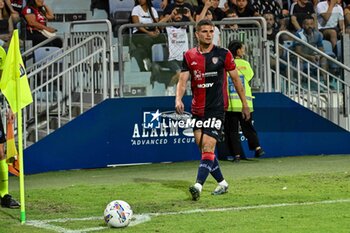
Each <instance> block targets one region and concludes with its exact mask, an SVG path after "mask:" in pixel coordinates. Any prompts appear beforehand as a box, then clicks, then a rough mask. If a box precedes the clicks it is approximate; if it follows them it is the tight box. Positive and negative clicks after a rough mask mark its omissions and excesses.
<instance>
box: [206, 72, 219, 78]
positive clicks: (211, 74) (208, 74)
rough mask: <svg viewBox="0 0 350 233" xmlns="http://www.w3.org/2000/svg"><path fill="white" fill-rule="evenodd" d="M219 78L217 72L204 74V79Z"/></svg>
mask: <svg viewBox="0 0 350 233" xmlns="http://www.w3.org/2000/svg"><path fill="white" fill-rule="evenodd" d="M215 76H218V72H217V71H213V72H207V73H205V74H204V77H206V78H207V77H215Z"/></svg>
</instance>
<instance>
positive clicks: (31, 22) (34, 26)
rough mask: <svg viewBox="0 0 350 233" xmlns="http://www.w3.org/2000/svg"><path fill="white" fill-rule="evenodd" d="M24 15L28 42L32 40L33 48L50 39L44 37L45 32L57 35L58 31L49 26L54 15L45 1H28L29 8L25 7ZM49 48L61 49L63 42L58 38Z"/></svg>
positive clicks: (49, 44)
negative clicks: (49, 21)
mask: <svg viewBox="0 0 350 233" xmlns="http://www.w3.org/2000/svg"><path fill="white" fill-rule="evenodd" d="M22 14H23V15H24V18H25V20H26V21H27V29H26V36H27V40H31V41H32V43H33V46H35V45H37V44H39V43H41V42H43V41H45V40H46V39H48V36H47V35H44V34H45V33H44V32H45V31H47V32H49V33H55V32H56V31H57V30H56V29H55V28H53V27H49V26H47V22H48V20H52V19H53V18H54V14H53V11H52V9H51V8H50V7H49V6H48V5H46V4H45V3H44V0H28V2H27V6H26V7H24V9H23V11H22ZM43 33H44V34H43ZM47 46H54V47H60V48H61V47H62V40H61V39H60V38H56V39H54V40H53V41H51V42H50V43H48V44H47Z"/></svg>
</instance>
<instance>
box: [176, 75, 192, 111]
mask: <svg viewBox="0 0 350 233" xmlns="http://www.w3.org/2000/svg"><path fill="white" fill-rule="evenodd" d="M189 77H190V72H189V71H182V72H181V73H180V77H179V82H178V83H177V88H176V98H175V109H176V112H177V113H179V114H182V113H183V112H184V109H185V107H184V104H183V102H182V97H183V96H184V94H185V91H186V84H187V81H188V79H189Z"/></svg>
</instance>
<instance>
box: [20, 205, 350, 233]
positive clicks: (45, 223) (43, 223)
mask: <svg viewBox="0 0 350 233" xmlns="http://www.w3.org/2000/svg"><path fill="white" fill-rule="evenodd" d="M344 202H350V199H338V200H326V201H314V202H294V203H279V204H270V205H255V206H241V207H227V208H216V209H195V210H185V211H178V212H163V213H146V214H135V215H134V216H133V219H132V221H131V223H130V224H129V226H135V225H138V224H141V223H143V222H147V221H150V220H151V216H154V217H156V216H165V215H177V214H195V213H207V212H225V211H241V210H251V209H266V208H276V207H287V206H308V205H320V204H321V205H323V204H335V203H344ZM91 220H103V217H101V216H100V217H88V218H59V219H50V220H31V221H27V223H26V224H27V225H31V226H34V227H37V228H43V229H47V230H52V231H55V232H59V233H83V232H89V231H98V230H103V229H106V228H107V226H106V227H94V228H85V229H80V230H70V229H66V228H63V227H59V226H55V225H51V224H50V223H62V222H69V221H91Z"/></svg>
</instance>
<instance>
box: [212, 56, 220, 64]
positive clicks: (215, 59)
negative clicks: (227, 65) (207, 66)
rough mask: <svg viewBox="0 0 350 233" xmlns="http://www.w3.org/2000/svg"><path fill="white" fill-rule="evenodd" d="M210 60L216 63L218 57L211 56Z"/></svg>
mask: <svg viewBox="0 0 350 233" xmlns="http://www.w3.org/2000/svg"><path fill="white" fill-rule="evenodd" d="M211 61H212V62H213V64H216V63H218V61H219V58H218V57H213V58H212V59H211Z"/></svg>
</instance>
